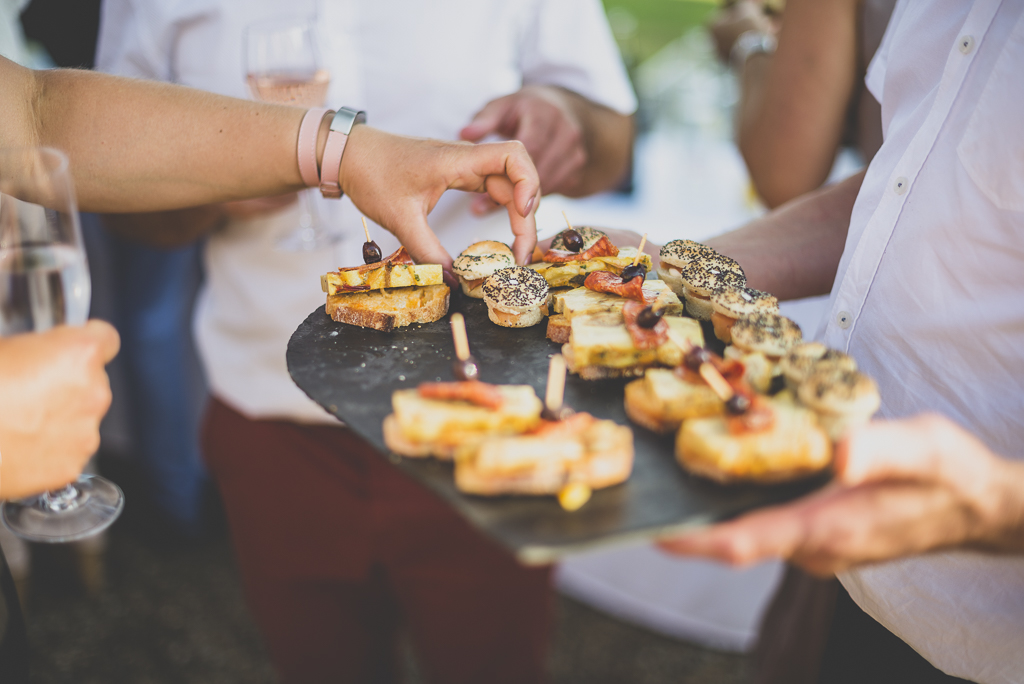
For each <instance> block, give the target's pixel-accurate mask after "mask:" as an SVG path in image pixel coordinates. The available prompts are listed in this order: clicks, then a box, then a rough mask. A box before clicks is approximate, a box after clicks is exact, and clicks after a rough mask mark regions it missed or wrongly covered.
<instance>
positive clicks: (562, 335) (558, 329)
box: [547, 314, 572, 344]
mask: <svg viewBox="0 0 1024 684" xmlns="http://www.w3.org/2000/svg"><path fill="white" fill-rule="evenodd" d="M571 332H572V327H571V326H570V325H569V319H568V318H566V317H565V316H563V315H562V314H556V315H554V316H552V317H550V318H549V319H548V331H547V337H548V339H549V340H551V341H552V342H557V343H558V344H565V343H566V342H568V341H569V333H571Z"/></svg>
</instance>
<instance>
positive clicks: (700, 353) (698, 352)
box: [683, 347, 711, 372]
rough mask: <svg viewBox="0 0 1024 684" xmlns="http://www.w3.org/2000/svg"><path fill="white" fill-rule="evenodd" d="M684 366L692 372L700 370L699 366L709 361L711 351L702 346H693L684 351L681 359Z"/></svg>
mask: <svg viewBox="0 0 1024 684" xmlns="http://www.w3.org/2000/svg"><path fill="white" fill-rule="evenodd" d="M683 363H685V364H686V367H687V368H689V369H690V370H692V371H694V372H700V367H701V366H703V365H704V364H705V363H711V352H709V351H708V350H707V349H705V348H704V347H694V348H693V349H691V350H690V351H688V352H687V353H686V358H685V359H684V360H683Z"/></svg>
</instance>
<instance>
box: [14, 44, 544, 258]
mask: <svg viewBox="0 0 1024 684" xmlns="http://www.w3.org/2000/svg"><path fill="white" fill-rule="evenodd" d="M302 116H303V110H301V109H298V108H294V107H286V106H280V105H268V104H262V103H256V102H250V101H247V100H237V99H233V98H229V97H222V96H219V95H213V94H210V93H203V92H200V91H196V90H191V89H189V88H182V87H180V86H173V85H167V84H161V83H151V82H146V81H134V80H130V79H124V78H117V77H114V76H107V75H104V74H97V73H92V72H84V71H61V70H55V71H47V72H33V71H30V70H28V69H24V68H21V67H19V66H17V65H16V64H14V63H13V62H10V61H9V60H6V59H3V58H0V146H3V147H14V146H32V145H50V146H53V147H58V148H60V149H62V150H64V151H65V152H66V153H67V154H68V156H69V158H70V160H71V172H72V175H73V177H74V180H75V185H76V189H77V192H78V197H79V204H80V206H81V207H82V208H83V209H87V210H90V211H98V212H143V211H162V210H168V209H179V208H183V207H191V206H196V205H204V204H212V203H214V202H224V201H230V200H237V199H246V198H250V197H268V196H273V195H280V194H282V193H286V192H292V191H295V190H299V189H301V188H302V187H303V185H302V182H301V178H300V176H299V169H298V164H297V162H296V156H295V144H296V137H297V134H298V129H299V123H300V121H301V119H302ZM327 125H328V122H326V121H325V122H324V125H323V126H321V130H320V138H319V141H318V150H319V152H318V154H319V155H322V153H323V148H324V146H325V144H326V134H327V130H326V126H327ZM2 172H3V169H0V173H2ZM338 180H339V183H340V184H341V187H342V189H343V191H344V192H345V193H346V194H348V195H349V197H350V198H351V199H352V201H353V202H354V203H355V204H356V206H357V207H358V208H359V209H360V210H361V211H362V212H363V213H365V214H366V215H367V216H368V217H369V218H371V219H373V220H374V221H376V222H377V223H379V224H380V225H382V226H384V227H385V228H387V229H388V230H390V231H391V232H393V233H395V235H396V236H398V238H399V239H400V240H401V241H402V243H403V244H404V245H405V246H406V247H407V248H408V249H409V252H410V254H412V256H413V258H415V259H417V260H420V261H430V262H433V263H440V264H443V265H446V266H447V265H450V263H451V258H450V257H449V256H448V255H447V254H446V253H445V251H444V249H443V248H442V247H441V244H440V242H439V241H438V240H437V237H436V236H435V235H434V234H433V232H432V231H431V230H430V227H429V226H428V224H427V214H428V213H429V212H430V210H431V209H433V208H434V205H435V204H436V203H437V201H438V199H440V197H441V195H442V194H443V193H444V192H445V191H446V190H449V189H457V190H465V191H468V192H478V193H484V192H486V193H487V194H488V195H490V197H491V199H492V200H494V202H495V203H496V204H499V205H503V206H505V207H507V208H508V210H509V220H510V223H511V228H512V232H513V234H514V235H515V243H514V245H513V251H514V252H515V254H516V255H517V257H518V258H519V259H520V261H525V260H526V259H527V258H528V257H529V254H530V252H531V251H532V249H533V245H534V244H535V243H536V239H537V238H536V225H535V223H534V218H533V209H534V208H535V206H536V198H537V197H538V196H539V194H540V187H539V181H538V178H537V172H536V169H535V168H534V166H533V163H532V162H531V160H530V158H529V155H528V154H527V153H526V150H525V149H524V148H523V146H522V145H521V144H519V143H515V142H510V143H493V144H488V145H468V144H466V143H444V142H439V141H436V140H423V139H416V138H407V137H403V136H396V135H390V134H388V133H384V132H382V131H378V130H375V129H373V128H370V127H368V126H361V125H360V126H356V127H355V128H354V129H353V130H352V133H351V135H350V136H349V142H348V146H347V147H346V152H345V156H344V159H343V162H342V165H341V169H340V171H339V174H338Z"/></svg>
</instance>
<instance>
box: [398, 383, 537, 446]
mask: <svg viewBox="0 0 1024 684" xmlns="http://www.w3.org/2000/svg"><path fill="white" fill-rule="evenodd" d="M498 391H499V392H501V394H502V397H503V398H504V404H503V405H502V407H501V408H500V409H497V410H492V409H488V408H484V407H482V406H475V405H473V404H470V403H468V402H463V401H439V400H436V399H424V398H423V397H421V396H420V395H419V392H418V391H417V390H414V389H410V390H398V391H397V392H395V393H394V394H393V395H392V396H391V407H392V409H393V410H394V414H393V415H392V416H389V417H388V418H387V419H386V420H385V421H384V428H385V430H384V439H385V443H386V444H387V445H388V448H390V449H391V450H392V451H394V452H395V453H399V454H402V455H404V456H425V455H433V456H437V457H438V458H451V455H452V453H453V452H454V450H455V448H456V447H459V446H462V445H465V444H468V443H472V442H473V441H475V440H478V439H480V438H482V437H486V436H489V435H515V434H521V433H523V432H526V431H527V430H529V429H530V428H532V427H534V426H535V425H537V424H538V423H539V422H540V412H541V408H542V405H541V401H540V399H538V398H537V394H536V393H535V392H534V391H533V388H532V387H530V386H529V385H499V386H498ZM389 421H390V422H389Z"/></svg>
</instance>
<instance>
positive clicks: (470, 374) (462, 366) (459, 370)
mask: <svg viewBox="0 0 1024 684" xmlns="http://www.w3.org/2000/svg"><path fill="white" fill-rule="evenodd" d="M452 373H453V374H454V375H455V379H456V380H479V379H480V367H479V366H477V365H476V359H474V358H473V357H472V356H470V357H469V358H467V359H465V360H464V361H463V360H461V359H455V361H453V362H452Z"/></svg>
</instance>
